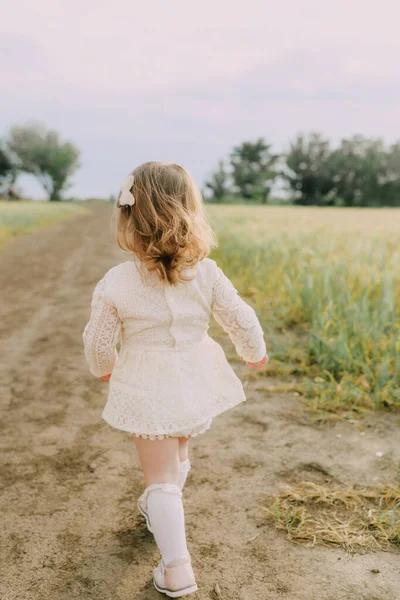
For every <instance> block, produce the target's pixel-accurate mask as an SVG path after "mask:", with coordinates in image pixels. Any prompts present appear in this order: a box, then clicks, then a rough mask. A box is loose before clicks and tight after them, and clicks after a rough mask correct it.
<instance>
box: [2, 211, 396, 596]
mask: <svg viewBox="0 0 400 600" xmlns="http://www.w3.org/2000/svg"><path fill="white" fill-rule="evenodd" d="M89 206H90V214H88V215H84V216H81V217H74V218H72V219H70V220H68V221H64V222H63V223H60V224H58V225H57V226H55V227H53V228H52V229H49V230H47V231H44V232H36V233H34V234H29V235H26V236H23V237H21V238H18V239H17V240H16V241H15V242H13V243H12V244H11V245H9V246H8V247H7V248H6V249H5V251H4V252H3V254H2V255H0V289H1V290H2V293H3V301H2V303H1V305H0V333H1V342H0V350H1V352H2V365H1V369H2V370H1V389H2V393H1V407H2V420H1V432H2V436H1V442H0V443H1V451H2V463H1V482H2V487H3V490H2V495H1V504H0V508H1V511H2V514H3V515H6V519H4V520H3V521H4V523H3V544H2V560H1V563H0V571H1V573H0V592H1V597H2V598H5V600H17V599H18V600H25V599H27V600H48V599H49V600H50V599H51V600H64V599H65V600H67V599H68V600H70V599H71V598H82V599H85V598H90V599H95V600H100V599H101V600H111V599H112V600H115V599H117V600H125V599H128V598H129V600H132V599H135V600H155V599H157V598H160V596H159V594H158V593H157V592H156V591H155V590H154V589H153V588H152V586H151V582H150V581H151V572H152V568H153V567H154V566H155V564H156V561H157V551H156V549H155V546H154V542H153V539H152V537H151V535H150V534H149V533H148V532H147V530H146V528H145V526H144V523H143V522H142V520H141V519H140V517H139V515H138V513H137V510H136V506H135V501H136V498H137V497H138V495H139V494H140V492H141V491H142V476H141V472H140V469H139V465H138V461H137V459H136V456H135V453H134V451H133V448H132V445H131V442H130V440H129V437H128V436H127V435H125V434H123V433H122V432H119V431H116V430H113V429H112V428H110V427H108V426H107V425H106V424H105V423H104V422H103V421H102V420H101V419H100V414H101V410H102V408H103V406H104V403H105V400H106V393H107V385H105V384H102V383H100V382H99V381H98V380H96V379H95V378H93V377H92V376H91V375H90V373H88V369H87V365H86V363H85V360H84V356H83V347H82V331H83V327H84V325H85V323H86V322H87V319H88V316H89V307H90V299H91V294H92V292H93V289H94V285H95V283H96V282H97V281H98V280H99V279H100V278H101V277H102V276H103V274H104V273H105V272H106V271H107V270H108V269H109V268H110V267H112V266H113V265H115V264H117V263H118V262H120V261H121V260H126V258H127V257H126V255H125V254H123V253H122V252H120V251H119V250H118V249H117V247H116V245H115V244H114V241H113V237H112V234H111V232H110V228H109V217H110V214H111V209H110V207H109V206H107V205H105V204H104V203H91V204H90V205H89ZM220 341H221V342H222V343H224V344H225V343H229V342H227V341H226V338H221V340H220ZM235 368H237V369H238V372H239V373H242V372H243V371H242V370H241V369H242V366H241V365H235ZM254 384H255V381H253V380H252V379H250V380H249V383H248V387H247V396H248V401H247V402H246V403H245V404H244V405H242V406H240V407H237V408H236V409H234V410H231V411H228V413H226V414H224V415H222V416H220V417H218V418H217V419H215V421H214V423H213V425H212V428H211V429H210V431H209V432H207V434H205V435H204V436H199V437H198V438H195V439H194V440H193V441H192V454H191V460H192V465H193V469H192V471H191V473H190V475H189V479H188V484H187V488H186V489H185V508H186V519H187V531H188V539H189V543H190V548H191V551H192V556H193V563H194V566H195V568H196V572H197V578H198V583H199V587H200V590H199V592H198V593H197V594H196V595H195V596H194V597H196V598H199V599H200V600H206V599H207V600H210V599H214V600H218V599H221V598H222V600H236V599H238V600H255V599H256V600H258V599H260V600H264V599H270V598H271V599H273V600H276V599H277V598H287V599H289V600H303V599H304V600H314V599H315V600H317V599H318V600H325V599H326V600H342V599H343V600H353V599H354V600H358V599H363V600H373V599H382V600H383V599H384V600H394V599H395V598H397V597H398V589H400V588H399V586H400V573H399V567H398V564H399V563H398V554H397V555H395V554H389V553H376V554H370V555H366V556H355V557H353V558H351V559H348V557H346V555H345V553H344V552H343V551H342V550H340V549H335V548H320V547H314V548H306V547H303V546H298V545H294V544H292V543H291V542H289V541H287V540H286V539H285V535H284V534H282V533H279V532H276V531H275V529H274V528H273V526H272V525H271V524H267V523H265V521H264V519H263V511H262V505H263V503H264V502H265V497H266V495H267V494H271V493H274V492H277V491H278V490H279V489H280V486H281V485H282V484H285V483H292V482H294V481H300V480H304V479H305V480H311V481H316V482H319V483H322V482H325V481H333V482H338V483H345V484H352V483H354V482H358V483H366V484H369V485H374V484H378V483H380V482H388V481H395V480H396V481H398V478H399V477H400V472H399V468H400V455H399V454H400V450H399V447H398V444H396V439H398V433H399V430H400V424H399V419H398V417H397V416H395V415H388V414H386V415H385V414H382V415H371V416H370V417H368V419H367V420H366V421H365V422H364V423H363V424H362V427H363V428H364V429H365V431H366V435H365V436H364V437H360V435H359V433H360V427H361V425H360V427H359V426H358V425H351V424H349V423H338V424H336V425H334V426H329V427H324V426H318V425H317V426H316V425H315V424H314V423H311V422H310V420H309V416H308V414H307V412H306V411H305V410H304V407H303V406H302V404H301V403H300V402H299V401H298V400H297V399H294V398H293V397H291V396H287V395H286V396H285V395H280V396H276V395H272V394H260V393H258V392H256V391H254V389H253V388H254ZM368 425H370V427H368ZM337 435H341V438H337ZM376 450H382V451H383V452H384V453H385V454H384V456H385V460H383V461H378V460H377V459H376V458H375V451H376ZM396 478H397V479H396ZM372 568H378V569H379V570H380V574H377V575H374V574H372V573H371V569H372ZM216 584H218V588H217V589H218V590H219V591H218V593H217V592H216V591H215V586H216Z"/></svg>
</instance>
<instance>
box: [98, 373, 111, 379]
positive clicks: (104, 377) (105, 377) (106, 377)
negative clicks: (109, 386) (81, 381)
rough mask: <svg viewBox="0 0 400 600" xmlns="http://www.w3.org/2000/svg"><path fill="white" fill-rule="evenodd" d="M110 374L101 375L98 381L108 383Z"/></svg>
mask: <svg viewBox="0 0 400 600" xmlns="http://www.w3.org/2000/svg"><path fill="white" fill-rule="evenodd" d="M110 377H111V373H109V374H108V375H103V377H99V379H100V381H110Z"/></svg>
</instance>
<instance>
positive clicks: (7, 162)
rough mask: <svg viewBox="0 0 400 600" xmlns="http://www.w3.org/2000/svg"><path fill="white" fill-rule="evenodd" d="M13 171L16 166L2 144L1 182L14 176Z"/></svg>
mask: <svg viewBox="0 0 400 600" xmlns="http://www.w3.org/2000/svg"><path fill="white" fill-rule="evenodd" d="M13 171H14V165H13V163H12V161H11V158H10V156H9V154H8V152H7V151H6V149H5V148H4V147H3V145H2V144H0V181H1V182H3V181H5V180H6V179H8V178H9V177H10V176H12V173H13Z"/></svg>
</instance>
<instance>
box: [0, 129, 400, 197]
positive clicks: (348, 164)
mask: <svg viewBox="0 0 400 600" xmlns="http://www.w3.org/2000/svg"><path fill="white" fill-rule="evenodd" d="M79 157H80V152H79V149H78V148H77V147H76V146H75V145H74V144H73V143H72V142H69V141H63V140H62V139H61V137H60V135H59V133H58V132H57V131H53V130H49V129H47V128H46V127H45V126H44V125H43V124H41V123H31V124H28V125H14V126H12V127H11V129H10V131H9V133H8V136H7V137H6V138H5V139H3V140H0V191H1V190H3V191H6V193H7V192H8V194H9V196H10V197H13V195H14V196H15V195H16V194H15V192H14V191H13V190H14V189H15V188H14V184H15V181H16V179H17V177H18V175H19V173H30V174H32V175H34V176H35V177H36V178H37V179H38V181H39V182H40V183H41V184H42V186H43V188H44V190H45V192H46V193H47V195H48V197H49V199H50V200H61V198H62V194H63V192H64V191H65V190H66V189H67V188H68V186H69V184H70V179H71V176H72V175H73V173H74V172H75V171H76V169H77V168H78V167H79V166H80V165H79ZM278 185H279V187H280V188H281V189H282V188H283V189H285V190H286V196H287V199H288V201H291V202H294V203H295V204H302V205H320V206H400V141H398V142H396V143H395V144H392V145H390V146H387V145H385V143H384V142H383V140H381V139H370V138H366V137H363V136H361V135H357V136H353V137H351V138H347V139H342V140H341V142H340V143H339V144H338V145H337V146H336V147H333V146H332V144H331V142H330V141H329V139H327V138H325V137H324V136H323V135H321V134H320V133H310V134H308V135H298V136H297V137H296V138H295V139H294V140H293V141H292V142H291V143H290V144H289V147H288V150H287V152H284V153H280V154H279V153H275V152H273V150H272V145H271V144H269V143H268V142H267V141H266V140H265V139H264V138H260V139H258V140H255V141H246V142H243V143H242V144H240V145H238V146H236V147H234V148H233V150H232V151H231V153H230V155H229V158H228V159H227V160H221V161H219V164H218V166H217V168H216V170H215V171H214V172H213V173H212V174H211V177H210V178H209V180H208V181H206V183H205V187H206V191H207V195H208V197H209V200H211V201H214V202H230V201H231V202H237V201H243V200H245V201H252V202H260V203H266V202H268V201H269V199H270V197H271V194H272V193H273V192H274V190H275V189H276V187H277V186H278Z"/></svg>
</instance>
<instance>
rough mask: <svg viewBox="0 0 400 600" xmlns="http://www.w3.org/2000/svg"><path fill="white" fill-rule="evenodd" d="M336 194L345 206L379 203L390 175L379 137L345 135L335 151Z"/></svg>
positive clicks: (385, 154)
mask: <svg viewBox="0 0 400 600" xmlns="http://www.w3.org/2000/svg"><path fill="white" fill-rule="evenodd" d="M331 166H332V169H333V170H334V172H335V177H336V182H335V187H336V194H337V196H338V197H340V198H341V199H342V201H343V203H344V204H345V206H379V205H380V204H381V186H382V183H383V182H384V181H385V180H386V178H387V151H386V149H385V146H384V143H383V141H382V140H380V139H376V140H375V139H368V138H365V137H363V136H360V135H356V136H353V137H352V138H349V139H343V140H342V141H341V143H340V146H339V148H337V150H335V151H334V152H333V153H332V157H331Z"/></svg>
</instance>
